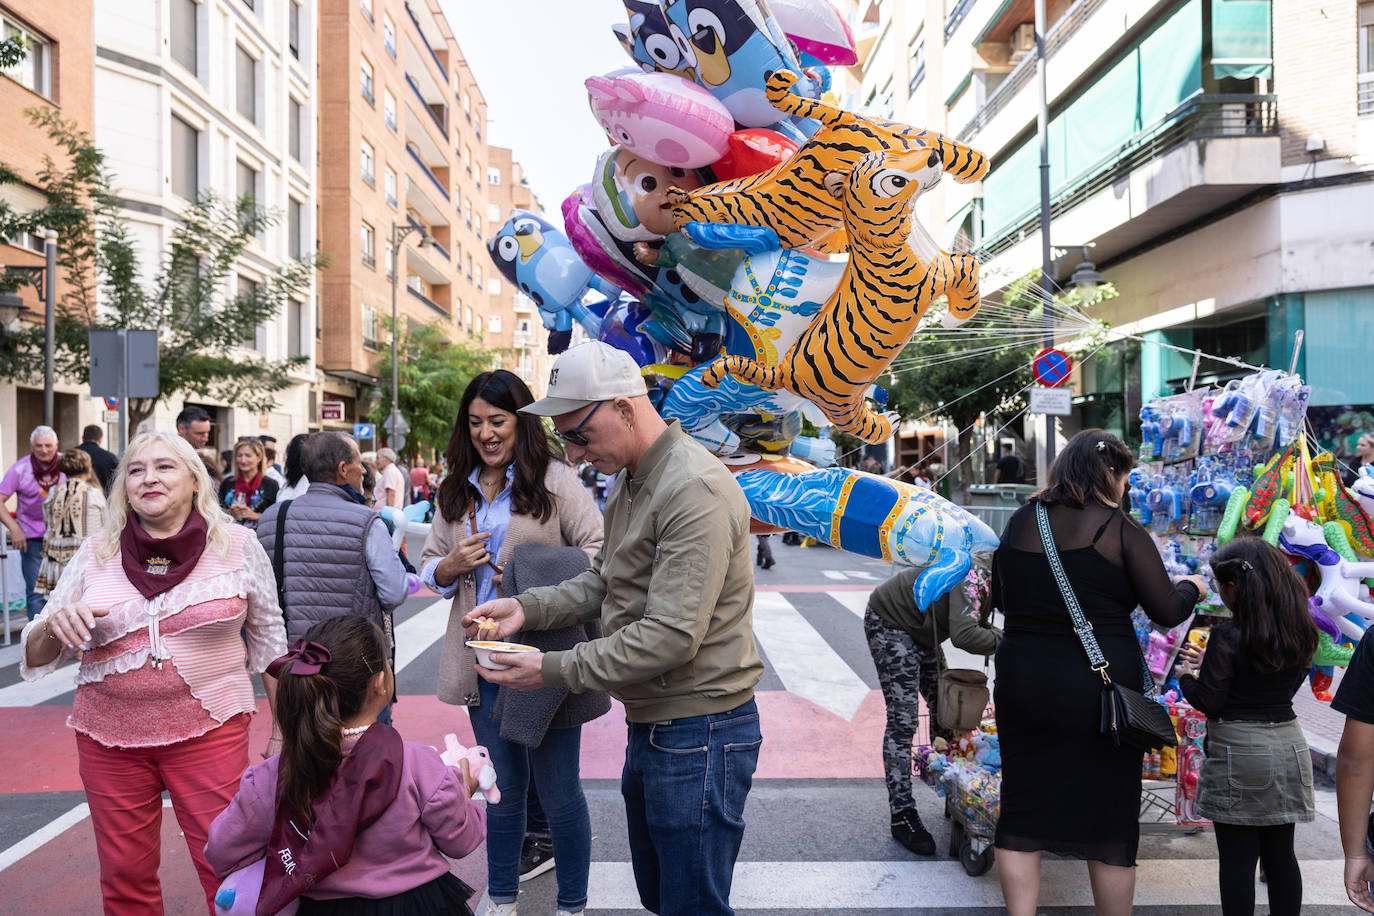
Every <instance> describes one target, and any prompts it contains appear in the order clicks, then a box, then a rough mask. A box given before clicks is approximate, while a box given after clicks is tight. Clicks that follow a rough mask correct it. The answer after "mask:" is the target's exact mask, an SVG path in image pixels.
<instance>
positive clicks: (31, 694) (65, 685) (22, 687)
mask: <svg viewBox="0 0 1374 916" xmlns="http://www.w3.org/2000/svg"><path fill="white" fill-rule="evenodd" d="M78 667H79V666H78V665H77V663H76V662H74V661H73V662H68V663H67V664H65V665H63V666H62V667H60V668H58V669H57V670H56V671H54V672H53V673H52V674H49V675H48V676H47V677H42V678H39V679H38V680H36V681H20V682H19V683H17V684H11V685H10V686H8V687H6V688H4V689H3V690H0V707H14V706H37V705H39V704H40V703H46V702H47V701H48V700H52V699H55V698H57V697H60V696H62V694H64V693H71V692H72V691H73V690H75V689H76V671H77V668H78Z"/></svg>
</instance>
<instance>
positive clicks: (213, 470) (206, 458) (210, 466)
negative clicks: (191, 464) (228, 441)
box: [196, 448, 232, 493]
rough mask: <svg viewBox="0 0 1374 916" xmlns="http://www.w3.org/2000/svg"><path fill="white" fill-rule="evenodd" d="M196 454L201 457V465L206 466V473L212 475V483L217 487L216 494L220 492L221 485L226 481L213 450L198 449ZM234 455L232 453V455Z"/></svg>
mask: <svg viewBox="0 0 1374 916" xmlns="http://www.w3.org/2000/svg"><path fill="white" fill-rule="evenodd" d="M196 454H197V455H199V456H200V462H201V464H203V465H205V473H207V474H209V475H210V481H211V482H212V483H214V485H215V492H216V493H218V492H219V485H220V483H222V482H223V481H224V474H223V473H222V472H221V471H220V463H219V458H218V457H216V455H215V450H214V449H212V448H198V449H196ZM231 454H232V453H231Z"/></svg>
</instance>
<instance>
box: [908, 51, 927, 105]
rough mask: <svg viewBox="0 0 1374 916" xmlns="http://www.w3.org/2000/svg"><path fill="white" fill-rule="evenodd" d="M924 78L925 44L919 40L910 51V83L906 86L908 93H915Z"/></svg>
mask: <svg viewBox="0 0 1374 916" xmlns="http://www.w3.org/2000/svg"><path fill="white" fill-rule="evenodd" d="M925 78H926V42H925V39H921V40H920V41H918V42H916V44H915V45H914V46H913V47H912V49H911V82H910V84H908V86H907V91H908V92H909V93H915V92H916V88H917V87H918V86H920V85H921V83H922V82H924V81H925Z"/></svg>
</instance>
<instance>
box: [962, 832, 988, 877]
mask: <svg viewBox="0 0 1374 916" xmlns="http://www.w3.org/2000/svg"><path fill="white" fill-rule="evenodd" d="M992 862H993V852H992V847H991V846H989V847H987V848H986V849H984V850H983V851H982V852H977V851H976V850H974V848H973V843H972V842H971V841H969V840H964V842H963V845H961V846H960V847H959V864H960V865H962V866H963V867H964V874H966V875H968V876H969V877H970V878H976V877H978V876H979V875H981V874H985V873H986V872H987V870H988V869H989V868H992Z"/></svg>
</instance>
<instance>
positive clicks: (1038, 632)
mask: <svg viewBox="0 0 1374 916" xmlns="http://www.w3.org/2000/svg"><path fill="white" fill-rule="evenodd" d="M1134 466H1135V457H1134V456H1133V455H1132V454H1131V451H1130V449H1128V448H1126V444H1125V443H1124V442H1122V441H1121V440H1120V439H1118V438H1117V437H1116V436H1114V435H1112V434H1111V433H1108V432H1106V431H1104V430H1100V429H1085V430H1083V431H1082V432H1080V433H1079V434H1078V435H1076V436H1074V437H1073V438H1072V439H1070V440H1069V441H1068V443H1067V444H1066V445H1065V446H1064V449H1063V451H1061V452H1060V453H1059V455H1058V456H1057V457H1056V458H1055V459H1054V464H1053V465H1052V466H1051V467H1050V470H1049V481H1048V485H1047V486H1046V487H1045V489H1043V490H1041V491H1040V492H1039V493H1037V494H1036V495H1035V496H1034V497H1032V499H1031V501H1030V502H1029V503H1027V504H1026V505H1024V506H1022V507H1021V508H1019V509H1017V510H1016V513H1015V514H1014V515H1012V517H1011V519H1010V521H1008V523H1007V528H1006V531H1005V532H1003V535H1002V543H1001V546H999V547H998V548H997V553H996V555H995V556H994V560H993V576H992V598H991V600H992V603H993V606H994V607H996V608H997V609H999V610H1001V611H1002V613H1003V614H1004V615H1005V621H1006V622H1005V625H1006V631H1005V634H1004V636H1003V639H1002V642H1001V644H1000V645H999V646H998V647H997V683H996V686H995V687H994V691H993V702H994V705H995V707H996V710H997V733H998V737H999V740H1000V744H1001V750H1002V810H1001V816H1000V819H999V820H998V822H997V835H996V839H995V844H996V847H997V871H998V877H999V878H1000V880H1001V884H1002V896H1003V898H1004V899H1005V901H1006V904H1007V911H1008V913H1009V914H1010V916H1033V914H1034V913H1035V911H1036V905H1037V903H1038V901H1039V898H1040V858H1041V853H1042V852H1049V853H1052V854H1056V855H1067V856H1073V857H1074V858H1080V859H1086V860H1087V862H1088V875H1089V878H1090V879H1091V882H1092V889H1093V902H1094V905H1095V906H1096V907H1097V912H1098V913H1099V914H1102V916H1118V914H1122V916H1124V914H1128V913H1130V911H1131V901H1132V899H1133V897H1134V896H1135V864H1136V861H1135V856H1136V849H1137V846H1138V845H1139V842H1140V820H1139V819H1140V765H1141V761H1142V759H1143V756H1144V755H1143V752H1142V751H1140V750H1136V749H1133V748H1131V747H1130V746H1128V745H1124V744H1123V745H1122V746H1120V747H1114V746H1113V745H1112V743H1111V742H1110V741H1109V740H1108V739H1107V737H1105V736H1104V735H1103V734H1102V733H1101V730H1100V724H1101V715H1102V708H1101V702H1102V678H1101V676H1100V675H1099V673H1098V672H1097V671H1094V670H1093V669H1092V667H1091V664H1090V662H1089V661H1088V656H1087V654H1086V653H1085V652H1084V649H1083V645H1082V643H1081V642H1080V641H1079V638H1078V636H1077V635H1076V633H1075V630H1074V624H1073V619H1072V617H1071V616H1070V614H1069V609H1068V605H1067V604H1066V602H1065V599H1064V597H1063V592H1061V590H1060V585H1059V583H1058V581H1057V580H1056V578H1055V576H1054V574H1053V572H1052V571H1051V568H1050V562H1049V559H1048V556H1047V554H1046V549H1047V548H1046V546H1045V543H1044V539H1042V537H1041V534H1040V532H1039V527H1038V524H1037V518H1036V514H1037V507H1038V506H1042V505H1043V506H1044V507H1045V510H1046V512H1047V515H1048V524H1049V527H1050V530H1051V531H1050V538H1051V539H1052V543H1053V544H1054V546H1055V548H1056V551H1057V553H1058V554H1059V556H1060V559H1061V560H1062V563H1063V567H1064V572H1065V575H1066V576H1067V578H1068V583H1067V584H1068V585H1069V586H1070V587H1071V588H1072V589H1073V591H1074V593H1075V595H1076V596H1077V600H1078V602H1079V604H1081V605H1082V608H1083V611H1084V613H1085V614H1086V615H1087V619H1088V622H1089V623H1090V624H1092V627H1093V635H1094V637H1095V638H1096V640H1097V642H1098V644H1099V645H1100V646H1101V649H1102V652H1103V654H1104V655H1105V656H1106V659H1107V662H1108V666H1109V667H1108V672H1109V676H1110V677H1111V679H1112V680H1113V681H1117V682H1119V683H1121V684H1124V685H1126V686H1128V687H1132V688H1134V687H1135V685H1137V684H1142V683H1143V682H1144V677H1145V673H1144V662H1143V661H1142V659H1141V655H1140V644H1139V643H1138V642H1137V641H1136V635H1135V629H1134V628H1133V626H1132V624H1131V611H1132V610H1134V609H1135V608H1136V607H1137V606H1139V607H1141V608H1144V610H1145V613H1146V614H1147V615H1148V616H1149V618H1150V619H1151V620H1153V621H1154V622H1155V623H1158V624H1160V625H1161V626H1165V627H1174V626H1177V625H1178V624H1180V623H1182V622H1183V621H1184V620H1186V619H1187V618H1188V615H1189V614H1191V613H1192V610H1193V606H1194V605H1195V604H1197V602H1198V600H1199V599H1200V598H1201V597H1202V595H1203V594H1204V593H1205V592H1206V588H1207V587H1206V585H1205V584H1204V583H1203V581H1202V579H1201V578H1199V577H1198V576H1184V577H1183V578H1181V579H1179V580H1178V581H1177V582H1176V583H1171V582H1170V581H1169V576H1168V573H1166V572H1165V570H1164V561H1163V560H1161V559H1160V556H1159V551H1158V549H1156V547H1155V544H1154V542H1153V541H1152V540H1151V539H1150V536H1149V534H1147V533H1146V532H1145V530H1144V529H1143V528H1141V527H1140V526H1139V525H1138V524H1136V523H1135V522H1134V521H1133V520H1132V519H1131V518H1130V517H1129V516H1127V515H1126V514H1125V513H1124V512H1123V511H1122V510H1121V500H1122V498H1123V497H1124V495H1125V490H1126V481H1127V476H1128V475H1129V473H1130V470H1131V468H1132V467H1134ZM1047 698H1052V701H1051V702H1046V699H1047ZM1066 761H1072V763H1071V764H1070V765H1068V766H1066V765H1065V762H1066ZM1066 798H1067V799H1075V800H1077V802H1078V803H1076V804H1069V805H1065V804H1064V800H1065V799H1066Z"/></svg>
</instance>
